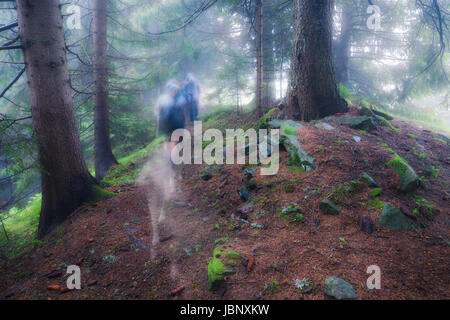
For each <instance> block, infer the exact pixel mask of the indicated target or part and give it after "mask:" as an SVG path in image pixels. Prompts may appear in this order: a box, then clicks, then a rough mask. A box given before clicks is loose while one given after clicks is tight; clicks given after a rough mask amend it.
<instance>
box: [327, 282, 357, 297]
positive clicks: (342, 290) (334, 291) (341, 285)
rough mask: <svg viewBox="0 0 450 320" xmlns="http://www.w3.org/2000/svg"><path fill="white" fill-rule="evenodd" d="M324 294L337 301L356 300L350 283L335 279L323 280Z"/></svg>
mask: <svg viewBox="0 0 450 320" xmlns="http://www.w3.org/2000/svg"><path fill="white" fill-rule="evenodd" d="M325 294H326V295H327V296H329V297H331V298H334V299H337V300H354V299H357V298H358V296H357V295H356V293H355V288H354V287H353V286H352V285H351V284H350V283H348V282H346V281H344V280H342V279H339V278H337V277H327V278H326V279H325Z"/></svg>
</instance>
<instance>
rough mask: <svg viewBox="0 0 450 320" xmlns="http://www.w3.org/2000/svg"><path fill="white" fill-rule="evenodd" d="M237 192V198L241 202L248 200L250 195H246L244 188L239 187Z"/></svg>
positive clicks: (246, 191)
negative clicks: (238, 197) (239, 198)
mask: <svg viewBox="0 0 450 320" xmlns="http://www.w3.org/2000/svg"><path fill="white" fill-rule="evenodd" d="M237 192H238V194H239V196H240V197H241V200H242V201H244V202H245V201H248V200H250V194H249V193H248V190H247V188H246V187H240V188H239V189H238V191H237Z"/></svg>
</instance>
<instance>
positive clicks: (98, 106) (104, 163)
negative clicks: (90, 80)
mask: <svg viewBox="0 0 450 320" xmlns="http://www.w3.org/2000/svg"><path fill="white" fill-rule="evenodd" d="M106 36H107V18H106V0H94V36H93V39H94V81H95V102H94V132H95V146H94V151H95V175H96V178H97V179H98V180H101V179H102V178H103V177H104V176H105V175H106V173H107V171H108V169H109V168H110V167H111V166H112V165H114V164H117V160H116V158H115V157H114V155H113V153H112V149H111V140H110V136H109V102H108V60H107V57H106V48H107V41H106Z"/></svg>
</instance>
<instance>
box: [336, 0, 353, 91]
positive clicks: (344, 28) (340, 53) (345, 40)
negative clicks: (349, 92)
mask: <svg viewBox="0 0 450 320" xmlns="http://www.w3.org/2000/svg"><path fill="white" fill-rule="evenodd" d="M342 9H343V12H342V18H341V35H340V37H339V41H338V45H337V47H338V48H337V49H338V50H337V55H336V77H337V80H338V82H342V83H343V84H344V85H348V59H349V54H350V41H351V36H352V28H353V23H352V18H353V5H352V3H351V2H344V4H343V8H342Z"/></svg>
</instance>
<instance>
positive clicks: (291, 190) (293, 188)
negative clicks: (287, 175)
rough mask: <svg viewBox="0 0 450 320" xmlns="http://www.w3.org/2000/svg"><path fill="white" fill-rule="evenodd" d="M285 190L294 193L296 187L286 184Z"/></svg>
mask: <svg viewBox="0 0 450 320" xmlns="http://www.w3.org/2000/svg"><path fill="white" fill-rule="evenodd" d="M283 190H284V192H286V193H293V192H294V191H295V186H294V185H293V184H292V183H286V184H284V185H283Z"/></svg>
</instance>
